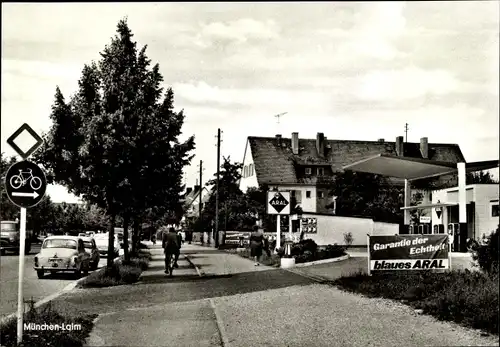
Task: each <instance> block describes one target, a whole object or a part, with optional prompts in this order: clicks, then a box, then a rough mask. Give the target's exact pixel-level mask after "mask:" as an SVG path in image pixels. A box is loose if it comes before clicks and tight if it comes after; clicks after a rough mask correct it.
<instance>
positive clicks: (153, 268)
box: [148, 264, 193, 271]
mask: <svg viewBox="0 0 500 347" xmlns="http://www.w3.org/2000/svg"><path fill="white" fill-rule="evenodd" d="M164 269H165V264H155V265H150V266H149V267H148V271H157V270H164ZM181 269H193V267H192V266H191V265H190V264H185V265H182V264H179V267H178V268H175V269H174V271H175V270H181Z"/></svg>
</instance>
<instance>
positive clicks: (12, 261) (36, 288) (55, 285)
mask: <svg viewBox="0 0 500 347" xmlns="http://www.w3.org/2000/svg"><path fill="white" fill-rule="evenodd" d="M40 247H41V245H40V244H34V245H32V247H31V252H30V254H29V255H27V256H26V258H25V260H24V285H23V291H24V292H23V295H24V298H25V300H30V299H31V297H33V300H34V301H35V302H36V301H38V300H40V299H43V298H44V297H47V296H49V295H51V294H54V293H56V292H58V291H60V290H62V289H63V288H64V287H66V286H67V285H68V284H70V283H71V282H73V281H75V280H77V278H76V277H75V276H74V275H73V274H63V273H61V274H54V275H51V274H46V275H45V277H44V278H43V279H38V277H37V275H36V272H35V271H34V270H33V258H34V257H35V255H36V254H37V253H38V252H39V251H40ZM102 265H105V259H104V260H103V259H102V258H101V262H100V263H99V266H100V267H101V266H102ZM0 273H1V276H0V318H3V317H5V316H7V315H9V314H11V313H14V312H16V311H17V286H18V278H19V256H17V255H14V254H13V253H10V252H9V253H7V254H6V255H3V256H1V258H0Z"/></svg>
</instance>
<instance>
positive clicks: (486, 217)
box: [474, 184, 499, 238]
mask: <svg viewBox="0 0 500 347" xmlns="http://www.w3.org/2000/svg"><path fill="white" fill-rule="evenodd" d="M474 191H475V200H476V215H475V217H476V237H477V238H481V237H482V236H483V234H486V235H489V234H490V233H491V232H492V231H493V230H495V229H496V228H497V226H498V224H499V218H498V217H492V216H491V206H492V205H493V204H497V205H498V193H499V188H498V185H497V184H476V185H475V187H474ZM491 200H497V201H496V202H491Z"/></svg>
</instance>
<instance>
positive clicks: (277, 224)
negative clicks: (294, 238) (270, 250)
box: [276, 214, 281, 248]
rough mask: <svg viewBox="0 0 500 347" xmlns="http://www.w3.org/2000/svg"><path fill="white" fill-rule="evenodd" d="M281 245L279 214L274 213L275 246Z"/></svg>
mask: <svg viewBox="0 0 500 347" xmlns="http://www.w3.org/2000/svg"><path fill="white" fill-rule="evenodd" d="M280 247H281V215H279V214H278V215H276V248H280Z"/></svg>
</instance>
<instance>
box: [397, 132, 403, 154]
mask: <svg viewBox="0 0 500 347" xmlns="http://www.w3.org/2000/svg"><path fill="white" fill-rule="evenodd" d="M396 154H397V156H398V157H403V156H404V147H403V136H398V137H396Z"/></svg>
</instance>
